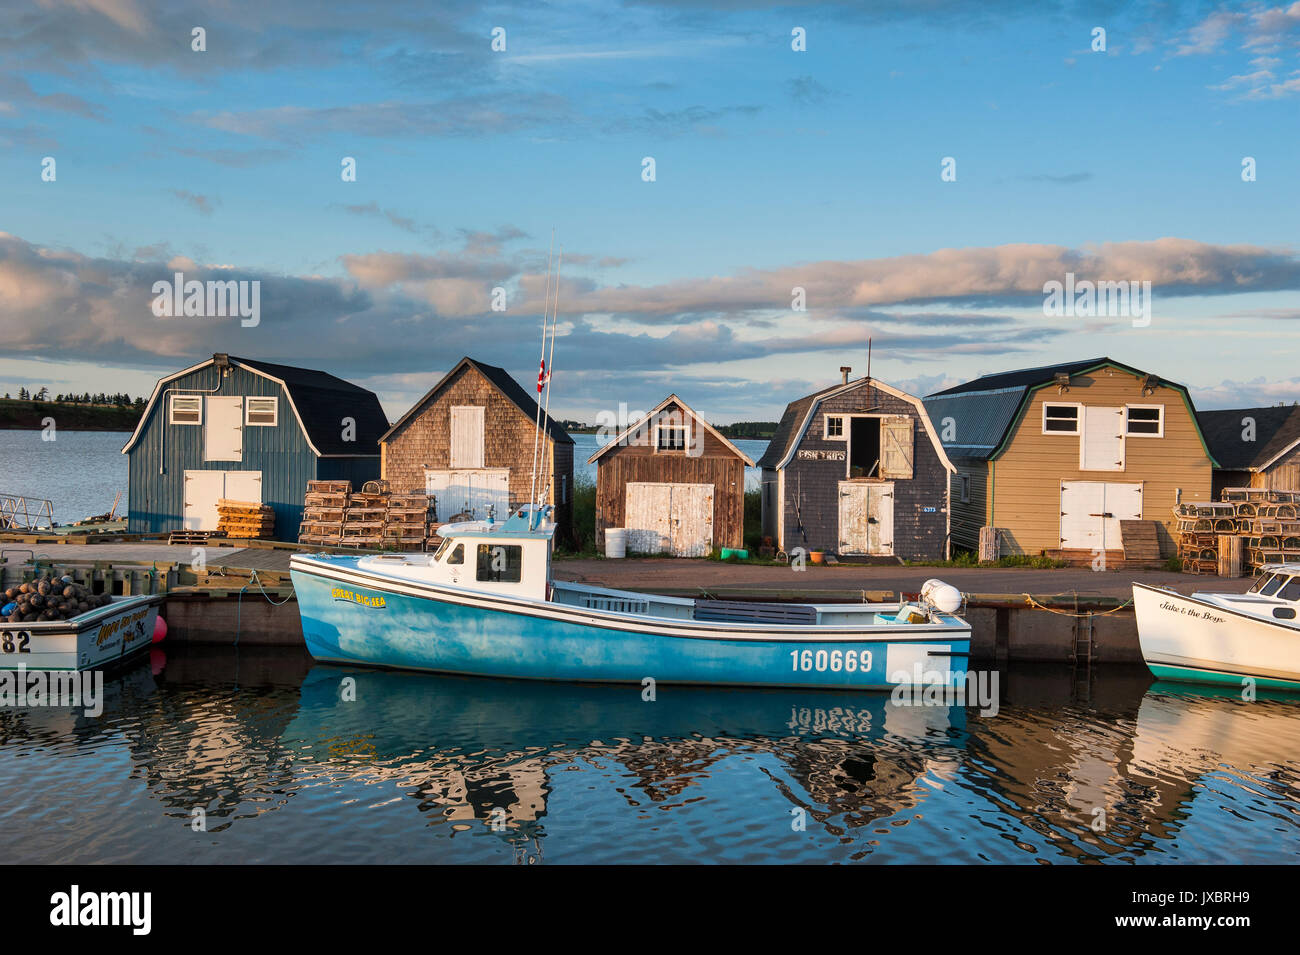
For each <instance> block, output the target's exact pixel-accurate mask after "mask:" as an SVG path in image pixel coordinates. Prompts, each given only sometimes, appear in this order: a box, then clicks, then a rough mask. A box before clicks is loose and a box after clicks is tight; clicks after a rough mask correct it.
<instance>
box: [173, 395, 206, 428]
mask: <svg viewBox="0 0 1300 955" xmlns="http://www.w3.org/2000/svg"><path fill="white" fill-rule="evenodd" d="M168 420H169V421H170V423H171V424H203V398H202V397H201V396H200V395H172V396H171V417H170V418H169V419H168Z"/></svg>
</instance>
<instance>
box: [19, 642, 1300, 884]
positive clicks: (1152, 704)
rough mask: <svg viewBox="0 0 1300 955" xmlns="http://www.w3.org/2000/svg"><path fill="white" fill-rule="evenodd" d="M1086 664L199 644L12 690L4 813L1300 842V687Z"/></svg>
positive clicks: (882, 845)
mask: <svg viewBox="0 0 1300 955" xmlns="http://www.w3.org/2000/svg"><path fill="white" fill-rule="evenodd" d="M1077 677H1078V675H1077V674H1074V673H1072V672H1071V671H1069V670H1057V669H1051V668H1046V669H1045V668H1029V669H1016V670H1012V671H1011V672H1009V673H1005V674H1003V678H1002V687H1003V698H1002V703H1001V708H1000V711H999V713H998V714H997V715H996V716H989V717H982V716H980V715H978V712H977V710H976V709H974V708H971V709H969V710H968V709H966V708H963V707H933V706H926V707H922V706H895V705H893V704H891V703H890V701H889V699H888V697H887V696H882V695H876V694H860V693H843V694H841V693H810V692H805V691H741V690H711V689H701V688H674V687H660V688H659V691H658V698H657V700H655V701H654V702H647V701H645V700H643V699H642V697H641V689H640V688H639V687H598V686H577V685H549V684H534V683H514V682H507V681H496V680H480V679H471V678H456V677H438V676H430V675H423V674H412V673H397V672H383V671H373V670H360V669H358V670H352V669H345V668H338V667H325V666H313V665H312V663H311V661H310V660H309V659H308V658H307V657H306V656H305V655H302V654H298V653H291V652H285V651H283V650H262V651H256V650H253V651H250V650H243V651H240V652H237V653H236V652H233V651H230V650H224V649H223V650H208V651H194V650H187V651H185V652H183V653H179V654H175V653H173V654H170V655H169V656H168V657H167V659H166V660H165V663H164V661H163V660H162V659H157V658H156V659H155V661H154V666H153V668H152V669H151V668H150V667H149V666H142V667H138V668H136V669H134V670H132V671H129V672H127V673H123V674H121V675H119V676H117V677H116V678H114V679H112V680H110V681H109V683H108V685H107V686H106V702H105V713H104V716H103V717H102V718H100V719H87V718H85V717H83V716H79V715H75V714H72V713H70V712H69V711H66V710H51V709H47V710H14V709H0V806H4V807H5V808H3V809H0V824H4V823H5V822H9V823H19V822H21V823H22V824H24V825H25V826H26V827H27V829H26V831H29V832H31V833H32V837H31V838H30V839H29V840H27V841H26V842H25V843H23V844H22V845H21V846H19V847H17V848H11V849H10V850H9V851H10V853H11V855H12V856H14V857H13V858H11V860H10V861H56V860H62V859H67V860H69V861H190V860H195V861H280V862H284V861H304V862H308V861H312V862H329V861H365V862H372V861H373V862H380V861H388V862H402V861H444V862H445V861H516V862H521V863H533V862H538V861H548V862H552V861H559V862H581V861H602V862H603V861H655V862H658V861H665V862H678V861H714V860H716V861H736V862H824V861H854V860H869V861H885V862H927V861H950V862H973V861H980V860H988V861H1001V862H1034V861H1042V862H1054V863H1080V862H1081V863H1093V862H1143V861H1175V860H1177V861H1291V860H1293V859H1295V857H1296V855H1297V852H1298V850H1300V828H1298V827H1297V822H1298V821H1300V820H1298V818H1297V809H1298V808H1300V803H1298V801H1297V793H1300V772H1298V766H1300V763H1298V761H1297V760H1298V754H1300V747H1298V746H1297V743H1300V703H1298V702H1297V701H1296V700H1295V699H1287V698H1285V697H1281V698H1275V699H1268V700H1259V701H1256V702H1253V703H1245V702H1243V701H1241V700H1240V699H1239V698H1238V697H1236V696H1234V695H1232V694H1225V693H1222V692H1216V691H1213V690H1206V691H1202V690H1200V689H1199V688H1188V687H1180V686H1172V685H1165V684H1154V685H1153V684H1151V681H1150V679H1149V677H1147V676H1146V673H1145V671H1143V670H1140V669H1138V670H1132V671H1129V670H1104V671H1098V672H1097V673H1095V674H1093V676H1092V679H1090V680H1084V681H1080V680H1078V679H1077ZM88 804H89V805H88ZM198 810H201V811H202V813H203V816H204V818H205V827H202V828H199V829H197V830H196V829H195V827H194V825H193V820H194V819H195V816H196V811H198ZM91 812H93V815H94V818H95V822H94V824H93V825H90V826H88V825H86V824H85V820H86V818H87V814H88V813H91ZM32 820H36V822H35V823H33V821H32Z"/></svg>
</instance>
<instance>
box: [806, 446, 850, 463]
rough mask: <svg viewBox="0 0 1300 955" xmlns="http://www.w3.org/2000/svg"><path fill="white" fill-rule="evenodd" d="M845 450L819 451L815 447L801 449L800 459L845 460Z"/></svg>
mask: <svg viewBox="0 0 1300 955" xmlns="http://www.w3.org/2000/svg"><path fill="white" fill-rule="evenodd" d="M844 454H845V452H843V451H818V450H814V449H811V448H810V449H807V450H801V451H800V452H799V460H800V461H843V460H845V458H844Z"/></svg>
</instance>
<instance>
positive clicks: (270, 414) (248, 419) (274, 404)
mask: <svg viewBox="0 0 1300 955" xmlns="http://www.w3.org/2000/svg"><path fill="white" fill-rule="evenodd" d="M279 423H280V399H279V398H248V399H246V400H245V402H244V424H246V425H251V426H253V427H263V428H273V427H275V426H276V425H277V424H279Z"/></svg>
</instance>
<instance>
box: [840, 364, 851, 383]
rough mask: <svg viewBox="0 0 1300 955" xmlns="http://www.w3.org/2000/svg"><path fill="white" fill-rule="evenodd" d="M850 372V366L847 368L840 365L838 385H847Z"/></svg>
mask: <svg viewBox="0 0 1300 955" xmlns="http://www.w3.org/2000/svg"><path fill="white" fill-rule="evenodd" d="M852 370H853V368H852V367H851V366H849V365H840V384H841V385H847V384H848V383H849V372H851V371H852Z"/></svg>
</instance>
